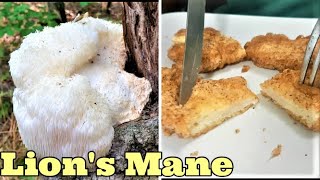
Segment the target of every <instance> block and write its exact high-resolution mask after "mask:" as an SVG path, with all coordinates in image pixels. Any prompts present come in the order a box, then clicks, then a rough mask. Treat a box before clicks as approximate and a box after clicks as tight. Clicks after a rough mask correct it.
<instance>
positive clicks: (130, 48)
mask: <svg viewBox="0 0 320 180" xmlns="http://www.w3.org/2000/svg"><path fill="white" fill-rule="evenodd" d="M123 6H124V15H123V19H122V24H123V33H124V38H125V42H126V50H127V54H128V57H129V58H128V62H127V64H129V67H128V66H127V68H126V69H130V70H129V71H131V72H134V73H135V74H136V75H139V74H140V75H141V74H142V75H143V76H144V77H145V78H147V79H148V80H149V81H150V83H151V86H152V92H153V96H154V97H158V96H157V95H158V32H159V31H158V23H159V21H158V3H157V2H124V3H123Z"/></svg>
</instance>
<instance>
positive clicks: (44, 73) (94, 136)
mask: <svg viewBox="0 0 320 180" xmlns="http://www.w3.org/2000/svg"><path fill="white" fill-rule="evenodd" d="M125 60H126V54H125V47H124V42H123V34H122V26H121V25H120V24H114V23H111V22H109V21H104V20H100V19H95V18H91V17H89V18H84V19H82V20H80V21H78V22H75V23H64V24H61V25H60V26H58V27H55V28H50V27H47V28H45V29H44V30H43V31H42V32H36V33H32V34H30V35H28V36H27V37H26V38H25V39H24V40H23V43H22V44H21V46H20V48H19V49H18V50H16V51H14V52H13V53H12V54H11V58H10V61H9V65H10V71H11V75H12V78H13V81H14V84H15V86H16V88H15V90H14V94H13V108H14V114H15V116H16V119H17V122H18V127H19V132H20V134H21V137H22V140H23V142H24V144H25V145H26V147H27V148H28V149H30V150H34V151H35V152H36V153H37V157H44V156H54V157H57V158H61V157H63V156H66V157H68V156H69V157H70V156H82V157H87V153H88V152H89V151H95V152H96V156H98V157H100V156H104V155H106V154H107V152H108V151H109V149H110V147H111V142H112V140H113V135H114V129H113V125H115V124H117V123H122V122H126V121H130V120H133V119H136V118H138V117H139V116H140V113H141V111H142V109H143V107H144V106H145V104H146V103H147V101H148V99H149V94H150V92H151V85H150V83H149V82H148V81H147V80H146V79H145V78H138V77H136V76H134V75H133V74H129V73H127V72H125V71H124V70H123V69H124V64H125Z"/></svg>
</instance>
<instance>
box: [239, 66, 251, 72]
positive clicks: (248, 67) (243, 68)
mask: <svg viewBox="0 0 320 180" xmlns="http://www.w3.org/2000/svg"><path fill="white" fill-rule="evenodd" d="M249 69H250V66H248V65H243V67H242V69H241V72H242V73H245V72H248V71H249Z"/></svg>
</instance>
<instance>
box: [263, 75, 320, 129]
mask: <svg viewBox="0 0 320 180" xmlns="http://www.w3.org/2000/svg"><path fill="white" fill-rule="evenodd" d="M299 76H300V71H298V70H290V69H286V70H284V71H283V72H282V73H279V74H277V75H276V76H274V77H273V78H272V79H270V80H267V81H265V82H264V83H262V84H261V85H260V86H261V88H262V90H261V92H262V94H263V95H264V96H266V97H268V98H270V99H271V100H272V101H273V102H274V103H275V104H277V105H278V106H280V107H281V108H283V109H284V110H286V111H287V113H288V114H289V115H290V116H291V117H292V118H293V119H295V120H296V121H298V122H300V123H302V124H303V125H305V126H306V127H307V128H308V129H310V130H313V131H317V132H320V88H319V85H320V75H318V76H317V77H316V80H315V82H316V83H315V86H308V85H305V84H299ZM307 77H309V76H307Z"/></svg>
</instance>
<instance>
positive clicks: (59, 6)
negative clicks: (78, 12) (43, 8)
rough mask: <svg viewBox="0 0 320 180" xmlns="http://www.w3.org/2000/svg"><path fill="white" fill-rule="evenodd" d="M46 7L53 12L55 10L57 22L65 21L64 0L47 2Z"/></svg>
mask: <svg viewBox="0 0 320 180" xmlns="http://www.w3.org/2000/svg"><path fill="white" fill-rule="evenodd" d="M48 8H49V11H52V12H55V11H57V13H58V15H59V17H60V22H59V23H65V22H67V16H66V12H65V7H64V2H48Z"/></svg>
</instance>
